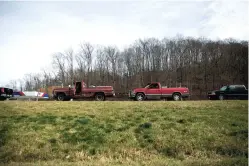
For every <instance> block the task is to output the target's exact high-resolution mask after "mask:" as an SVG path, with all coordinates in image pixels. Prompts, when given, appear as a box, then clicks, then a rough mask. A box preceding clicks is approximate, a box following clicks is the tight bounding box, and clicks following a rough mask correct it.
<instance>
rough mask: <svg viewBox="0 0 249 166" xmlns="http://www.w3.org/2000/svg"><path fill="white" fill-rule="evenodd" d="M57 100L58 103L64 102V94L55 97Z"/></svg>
mask: <svg viewBox="0 0 249 166" xmlns="http://www.w3.org/2000/svg"><path fill="white" fill-rule="evenodd" d="M57 100H58V101H64V100H65V94H64V93H59V94H58V95H57Z"/></svg>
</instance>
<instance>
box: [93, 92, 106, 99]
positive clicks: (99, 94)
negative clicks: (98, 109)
mask: <svg viewBox="0 0 249 166" xmlns="http://www.w3.org/2000/svg"><path fill="white" fill-rule="evenodd" d="M95 100H96V101H105V94H104V93H97V94H96V95H95Z"/></svg>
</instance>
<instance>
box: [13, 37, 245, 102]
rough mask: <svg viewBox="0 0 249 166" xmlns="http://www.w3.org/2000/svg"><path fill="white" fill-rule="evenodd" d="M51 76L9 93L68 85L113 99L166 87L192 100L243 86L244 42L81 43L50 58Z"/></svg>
mask: <svg viewBox="0 0 249 166" xmlns="http://www.w3.org/2000/svg"><path fill="white" fill-rule="evenodd" d="M51 65H53V67H54V70H53V71H51V72H48V71H46V70H43V71H41V72H40V73H29V74H26V75H25V76H24V78H23V79H20V80H12V81H10V83H9V85H8V86H10V87H12V88H14V89H16V88H17V82H19V86H20V87H19V89H20V90H37V89H39V88H41V87H49V86H55V85H57V86H61V85H63V86H68V85H69V84H72V82H73V81H74V80H78V81H80V80H84V81H85V82H86V83H87V85H112V86H114V89H115V91H116V92H117V93H127V92H128V90H130V89H132V88H135V87H141V86H144V85H146V84H147V83H149V82H161V84H162V85H164V86H168V87H179V86H182V87H183V86H185V87H188V88H189V89H190V91H191V95H192V96H198V97H205V95H206V93H207V91H209V90H212V89H216V88H220V87H221V86H222V85H226V84H244V85H246V86H247V85H248V42H247V41H238V40H235V39H233V38H229V39H225V40H217V41H214V40H209V39H207V38H203V37H202V38H191V37H183V36H179V35H178V36H176V37H174V38H163V39H161V40H159V39H157V38H145V39H138V40H135V41H134V42H133V43H132V44H131V45H130V46H129V47H127V48H124V49H123V50H119V49H118V48H117V47H116V46H99V45H93V44H91V43H88V42H85V43H81V44H80V45H79V50H77V51H76V50H73V49H72V48H70V49H66V50H65V51H63V52H56V53H54V54H53V55H52V64H51Z"/></svg>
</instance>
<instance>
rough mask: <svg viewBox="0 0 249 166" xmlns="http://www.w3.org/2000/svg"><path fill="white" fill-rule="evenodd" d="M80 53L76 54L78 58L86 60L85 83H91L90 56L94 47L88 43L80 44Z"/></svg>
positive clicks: (91, 56)
mask: <svg viewBox="0 0 249 166" xmlns="http://www.w3.org/2000/svg"><path fill="white" fill-rule="evenodd" d="M80 48H81V51H80V54H79V55H78V57H79V59H81V60H82V61H84V62H86V63H85V64H86V67H87V85H89V84H90V83H91V78H90V70H92V58H93V55H92V54H93V51H94V47H93V45H91V44H90V43H83V44H80Z"/></svg>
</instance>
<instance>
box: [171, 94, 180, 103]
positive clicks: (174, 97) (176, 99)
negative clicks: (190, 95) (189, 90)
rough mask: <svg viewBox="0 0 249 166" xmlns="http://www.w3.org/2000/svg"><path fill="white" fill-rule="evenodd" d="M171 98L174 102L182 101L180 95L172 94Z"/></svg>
mask: <svg viewBox="0 0 249 166" xmlns="http://www.w3.org/2000/svg"><path fill="white" fill-rule="evenodd" d="M172 97H173V100H174V101H181V100H182V95H181V94H180V93H174V94H173V96H172Z"/></svg>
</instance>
